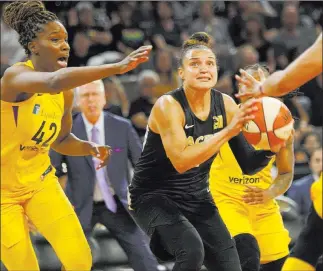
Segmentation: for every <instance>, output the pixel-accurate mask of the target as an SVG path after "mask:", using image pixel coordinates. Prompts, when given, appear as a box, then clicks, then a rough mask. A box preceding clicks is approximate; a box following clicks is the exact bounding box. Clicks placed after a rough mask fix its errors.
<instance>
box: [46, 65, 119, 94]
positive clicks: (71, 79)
mask: <svg viewBox="0 0 323 271" xmlns="http://www.w3.org/2000/svg"><path fill="white" fill-rule="evenodd" d="M119 72H120V65H119V64H118V63H115V64H106V65H101V66H86V67H71V68H64V69H60V70H58V71H56V72H54V73H53V75H52V76H51V77H50V80H49V85H50V86H51V88H52V89H54V90H57V91H64V90H69V89H73V88H75V87H78V86H81V85H85V84H87V83H90V82H92V81H95V80H99V79H102V78H105V77H109V76H111V75H114V74H118V73H119Z"/></svg>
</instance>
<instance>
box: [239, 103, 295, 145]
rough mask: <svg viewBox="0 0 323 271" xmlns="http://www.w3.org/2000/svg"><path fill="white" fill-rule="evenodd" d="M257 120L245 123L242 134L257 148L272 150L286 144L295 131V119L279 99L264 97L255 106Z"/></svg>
mask: <svg viewBox="0 0 323 271" xmlns="http://www.w3.org/2000/svg"><path fill="white" fill-rule="evenodd" d="M255 106H257V107H258V111H256V112H254V113H253V114H254V115H255V118H254V119H253V120H250V121H248V122H246V123H245V125H244V127H243V129H242V132H243V134H244V136H245V138H246V139H247V141H248V142H249V143H250V144H252V145H254V146H255V147H257V148H260V149H263V150H270V149H271V148H272V147H274V146H276V145H278V144H282V143H284V141H286V140H287V139H288V138H289V136H290V135H291V132H292V130H293V124H294V121H293V117H292V114H291V112H290V111H289V109H288V108H287V106H286V105H285V104H284V103H282V102H281V101H279V100H278V99H275V98H271V97H263V98H261V99H259V102H257V103H256V104H255Z"/></svg>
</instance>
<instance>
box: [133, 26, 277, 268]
mask: <svg viewBox="0 0 323 271" xmlns="http://www.w3.org/2000/svg"><path fill="white" fill-rule="evenodd" d="M209 41H210V37H209V36H208V34H206V33H203V32H202V33H200V32H199V33H195V34H193V35H192V36H191V38H190V39H189V40H187V41H186V42H185V43H184V44H183V48H182V53H181V61H180V67H179V69H178V72H179V76H180V77H181V78H182V80H183V86H182V87H180V88H179V89H176V90H174V91H172V92H169V93H167V94H165V95H163V96H162V97H160V98H159V99H158V101H157V102H156V103H155V105H154V107H153V109H152V112H151V115H150V117H149V120H148V127H147V132H146V136H145V140H144V149H143V152H142V155H141V158H140V159H139V161H138V163H137V165H136V167H135V173H134V177H133V180H132V183H131V184H130V186H129V205H130V209H132V212H133V215H134V217H135V219H136V221H137V222H138V224H139V225H140V226H141V227H142V228H143V229H144V230H145V231H146V232H147V233H148V235H150V236H151V248H152V251H153V252H154V253H155V255H156V256H157V257H159V258H160V259H162V260H170V259H175V262H176V263H175V265H174V268H173V270H176V271H178V270H185V271H190V270H192V271H193V270H194V271H195V270H200V268H201V266H202V264H203V263H204V264H205V266H206V267H207V268H208V270H209V271H213V270H216V271H224V270H228V271H236V270H241V269H240V262H239V257H238V254H237V251H236V248H235V244H234V242H233V240H232V238H231V236H230V234H229V232H228V230H227V229H226V226H225V224H224V223H223V221H222V219H221V217H220V216H219V213H218V211H217V208H216V206H215V205H214V202H213V200H212V197H211V195H210V193H209V188H208V173H209V169H210V165H211V162H212V160H213V159H214V157H215V156H216V154H217V152H218V151H219V149H220V147H221V146H222V145H223V144H224V143H226V142H227V141H228V140H230V143H231V145H232V146H233V147H232V148H233V151H234V153H235V155H236V157H237V160H238V161H239V164H240V166H241V167H242V168H243V171H244V172H245V173H248V174H252V173H255V172H257V171H259V170H261V169H262V168H263V167H265V166H266V165H267V164H268V162H269V160H270V159H271V158H270V156H271V155H273V153H272V152H266V151H255V150H254V149H253V148H252V147H251V146H250V145H248V144H247V143H246V141H245V139H244V137H243V136H242V135H241V133H240V130H241V127H242V126H243V124H244V123H245V122H246V121H247V120H250V119H253V118H254V116H253V114H252V113H253V112H254V111H255V110H257V108H255V106H254V102H255V101H254V100H249V101H247V102H246V103H244V104H243V105H242V106H241V107H240V108H239V107H238V106H237V105H236V104H235V102H234V101H233V99H231V98H229V96H227V95H223V94H221V93H220V92H218V91H216V90H214V89H212V87H213V86H214V85H215V84H216V81H217V63H216V57H215V55H214V53H213V52H212V49H211V47H210V44H209ZM238 134H239V136H236V135H238ZM266 156H268V157H266Z"/></svg>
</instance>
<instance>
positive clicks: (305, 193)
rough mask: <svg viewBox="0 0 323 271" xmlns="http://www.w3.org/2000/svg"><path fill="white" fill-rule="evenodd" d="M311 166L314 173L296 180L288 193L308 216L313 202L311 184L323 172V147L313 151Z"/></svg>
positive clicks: (302, 213) (303, 213) (304, 214)
mask: <svg viewBox="0 0 323 271" xmlns="http://www.w3.org/2000/svg"><path fill="white" fill-rule="evenodd" d="M309 167H310V170H311V172H312V173H311V174H310V175H307V176H305V177H303V178H301V179H299V180H294V182H293V184H292V185H291V187H290V188H289V190H288V193H287V195H288V197H290V198H291V199H292V200H294V201H295V202H296V203H297V204H298V207H299V211H300V213H301V215H303V217H306V216H307V214H308V211H309V209H310V207H311V204H312V201H311V196H310V189H311V186H312V184H313V183H314V182H315V181H317V180H318V179H319V176H320V174H321V172H322V148H319V149H315V150H314V151H313V152H312V155H311V158H310V162H309Z"/></svg>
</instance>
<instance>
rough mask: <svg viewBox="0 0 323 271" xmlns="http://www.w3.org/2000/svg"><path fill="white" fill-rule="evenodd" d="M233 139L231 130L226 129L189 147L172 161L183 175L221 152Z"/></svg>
mask: <svg viewBox="0 0 323 271" xmlns="http://www.w3.org/2000/svg"><path fill="white" fill-rule="evenodd" d="M231 137H232V135H231V134H230V132H229V130H228V129H226V128H224V129H223V130H222V131H220V132H219V133H216V134H215V135H212V136H211V138H210V139H208V140H207V141H204V142H202V143H197V144H194V145H191V146H187V147H186V148H185V149H184V150H183V151H182V152H181V153H179V154H178V155H177V158H176V159H174V160H173V161H172V162H173V165H174V167H175V168H176V170H177V171H178V172H179V173H183V172H185V171H187V170H189V169H191V168H193V167H196V166H198V165H200V164H202V163H204V162H205V161H206V160H208V159H209V158H211V157H212V156H213V155H214V154H215V153H217V152H219V150H220V148H221V146H222V145H223V144H224V143H226V142H227V141H228V140H229V139H230V138H231Z"/></svg>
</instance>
